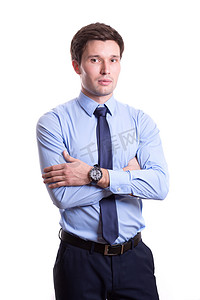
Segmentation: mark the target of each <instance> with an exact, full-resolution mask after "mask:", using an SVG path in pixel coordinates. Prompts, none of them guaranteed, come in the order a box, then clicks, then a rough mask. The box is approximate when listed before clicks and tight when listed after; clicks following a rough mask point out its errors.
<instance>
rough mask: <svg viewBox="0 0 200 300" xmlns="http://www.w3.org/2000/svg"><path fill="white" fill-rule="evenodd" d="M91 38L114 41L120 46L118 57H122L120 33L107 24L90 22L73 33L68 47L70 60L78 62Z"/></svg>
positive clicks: (122, 44) (122, 45)
mask: <svg viewBox="0 0 200 300" xmlns="http://www.w3.org/2000/svg"><path fill="white" fill-rule="evenodd" d="M92 40H100V41H107V40H112V41H115V42H116V43H117V44H118V45H119V48H120V58H121V57H122V53H123V51H124V41H123V39H122V37H121V35H120V34H119V33H118V32H117V31H116V30H115V29H114V28H112V27H111V26H109V25H106V24H103V23H92V24H90V25H87V26H84V27H82V28H81V29H80V30H79V31H78V32H77V33H76V34H75V35H74V37H73V39H72V41H71V48H70V52H71V58H72V60H76V61H77V62H78V64H80V63H81V58H82V54H83V51H84V49H85V46H86V44H87V42H88V41H92Z"/></svg>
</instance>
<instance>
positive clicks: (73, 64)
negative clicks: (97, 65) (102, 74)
mask: <svg viewBox="0 0 200 300" xmlns="http://www.w3.org/2000/svg"><path fill="white" fill-rule="evenodd" d="M72 66H73V68H74V71H75V72H76V73H77V74H79V75H80V74H81V71H80V68H79V64H78V62H77V61H76V60H72Z"/></svg>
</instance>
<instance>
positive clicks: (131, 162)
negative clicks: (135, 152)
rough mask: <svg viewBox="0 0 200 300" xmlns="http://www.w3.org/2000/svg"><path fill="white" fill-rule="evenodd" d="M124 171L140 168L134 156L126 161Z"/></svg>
mask: <svg viewBox="0 0 200 300" xmlns="http://www.w3.org/2000/svg"><path fill="white" fill-rule="evenodd" d="M123 170H124V171H133V170H141V168H140V165H139V163H138V160H137V158H136V157H134V158H132V159H131V160H129V162H128V166H126V167H125V168H123Z"/></svg>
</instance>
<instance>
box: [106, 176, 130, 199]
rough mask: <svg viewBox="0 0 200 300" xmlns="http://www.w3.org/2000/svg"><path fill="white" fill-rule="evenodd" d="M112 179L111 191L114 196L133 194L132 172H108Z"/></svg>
mask: <svg viewBox="0 0 200 300" xmlns="http://www.w3.org/2000/svg"><path fill="white" fill-rule="evenodd" d="M108 173H109V177H110V186H109V189H110V191H111V192H112V193H113V194H131V185H130V172H129V171H126V172H125V171H123V170H117V171H114V170H108Z"/></svg>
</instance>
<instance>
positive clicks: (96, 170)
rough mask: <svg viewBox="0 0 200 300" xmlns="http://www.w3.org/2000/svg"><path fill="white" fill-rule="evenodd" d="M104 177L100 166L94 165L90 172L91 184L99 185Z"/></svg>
mask: <svg viewBox="0 0 200 300" xmlns="http://www.w3.org/2000/svg"><path fill="white" fill-rule="evenodd" d="M102 176H103V173H102V171H101V168H100V166H99V165H94V166H93V168H92V169H91V170H90V172H89V178H90V179H91V183H97V182H98V181H99V180H100V179H101V178H102Z"/></svg>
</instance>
